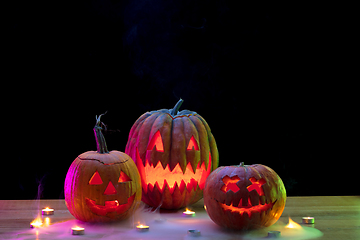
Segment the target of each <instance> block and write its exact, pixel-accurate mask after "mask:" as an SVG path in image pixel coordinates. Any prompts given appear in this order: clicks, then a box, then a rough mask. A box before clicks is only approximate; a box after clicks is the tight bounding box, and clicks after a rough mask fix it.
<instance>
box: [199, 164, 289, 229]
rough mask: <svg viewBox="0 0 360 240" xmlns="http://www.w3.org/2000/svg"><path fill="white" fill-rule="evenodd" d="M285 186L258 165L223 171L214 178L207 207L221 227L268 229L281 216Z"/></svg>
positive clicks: (208, 188) (209, 182) (206, 191)
mask: <svg viewBox="0 0 360 240" xmlns="http://www.w3.org/2000/svg"><path fill="white" fill-rule="evenodd" d="M285 201H286V191H285V186H284V184H283V182H282V180H281V179H280V177H279V176H278V175H277V174H276V173H275V171H274V170H272V169H271V168H269V167H267V166H264V165H260V164H256V165H251V166H248V165H243V163H241V164H240V165H239V166H227V167H219V168H218V169H216V170H215V171H214V172H212V173H211V174H210V176H209V177H208V179H207V180H206V184H205V189H204V204H205V206H206V211H207V213H208V215H209V216H210V218H211V219H212V220H213V221H214V222H215V223H216V224H218V225H220V226H222V227H225V228H231V229H237V230H243V229H253V228H260V227H268V226H270V225H272V224H274V223H275V222H276V221H277V220H278V219H279V218H280V216H281V214H282V212H283V210H284V207H285Z"/></svg>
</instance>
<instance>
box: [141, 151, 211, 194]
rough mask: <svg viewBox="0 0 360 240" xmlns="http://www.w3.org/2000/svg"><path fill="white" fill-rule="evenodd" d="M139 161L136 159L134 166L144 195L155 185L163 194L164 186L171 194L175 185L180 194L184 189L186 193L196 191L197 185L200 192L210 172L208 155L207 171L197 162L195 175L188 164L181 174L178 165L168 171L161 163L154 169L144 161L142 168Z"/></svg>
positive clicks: (167, 167)
mask: <svg viewBox="0 0 360 240" xmlns="http://www.w3.org/2000/svg"><path fill="white" fill-rule="evenodd" d="M139 159H140V157H138V161H137V162H136V164H137V166H138V169H139V172H140V175H141V178H142V181H143V184H142V187H143V189H144V191H145V193H146V192H147V189H148V188H149V189H150V190H151V191H152V189H153V188H154V186H155V185H157V188H158V189H159V191H160V192H163V191H164V189H165V186H168V188H169V190H170V193H171V194H172V193H173V192H174V190H175V186H176V185H177V186H178V187H179V190H180V192H181V193H182V192H183V191H184V190H185V187H186V188H187V190H188V192H190V191H191V190H192V189H194V190H196V187H197V185H199V188H200V189H201V190H202V189H203V188H204V187H205V180H206V178H207V177H208V176H209V174H210V172H211V155H210V153H209V164H208V169H207V170H206V168H205V163H204V162H203V163H202V164H201V166H200V162H199V164H198V165H197V168H196V173H194V171H193V169H192V166H191V164H190V163H188V164H187V166H186V170H185V173H183V171H182V169H181V167H180V164H179V163H178V164H177V165H176V166H175V168H174V169H173V170H172V171H170V167H169V165H166V168H165V169H164V168H163V167H162V165H161V162H158V163H157V165H156V166H155V167H154V165H153V164H149V161H148V160H146V162H145V166H144V165H143V163H142V161H141V160H140V161H139ZM147 186H148V187H147Z"/></svg>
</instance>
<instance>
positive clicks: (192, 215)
mask: <svg viewBox="0 0 360 240" xmlns="http://www.w3.org/2000/svg"><path fill="white" fill-rule="evenodd" d="M183 216H185V217H194V216H195V212H193V211H190V210H189V209H186V211H185V212H183Z"/></svg>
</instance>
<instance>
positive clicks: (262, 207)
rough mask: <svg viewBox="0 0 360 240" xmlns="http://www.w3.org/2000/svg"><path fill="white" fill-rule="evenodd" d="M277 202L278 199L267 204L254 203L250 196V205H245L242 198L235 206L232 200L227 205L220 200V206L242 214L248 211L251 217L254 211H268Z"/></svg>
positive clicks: (225, 209)
mask: <svg viewBox="0 0 360 240" xmlns="http://www.w3.org/2000/svg"><path fill="white" fill-rule="evenodd" d="M275 203H276V200H275V202H273V203H265V204H260V203H259V205H254V206H253V205H252V204H251V201H250V198H248V205H247V206H243V204H242V199H240V202H239V204H238V206H237V207H236V206H233V202H231V204H230V205H227V204H225V202H224V203H220V202H218V204H219V205H220V207H221V208H222V209H223V210H224V211H225V212H226V211H230V212H237V213H239V214H240V215H241V216H242V215H243V214H244V213H247V214H248V216H249V218H251V215H252V213H253V212H259V213H260V212H262V211H265V212H266V211H267V210H269V209H272V207H273V206H274V204H275Z"/></svg>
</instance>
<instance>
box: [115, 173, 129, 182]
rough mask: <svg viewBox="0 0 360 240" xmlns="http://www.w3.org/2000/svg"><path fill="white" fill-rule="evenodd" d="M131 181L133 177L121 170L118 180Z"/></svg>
mask: <svg viewBox="0 0 360 240" xmlns="http://www.w3.org/2000/svg"><path fill="white" fill-rule="evenodd" d="M129 181H131V179H130V178H129V176H128V175H126V173H124V172H121V173H120V177H119V181H118V182H129Z"/></svg>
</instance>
